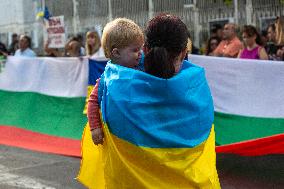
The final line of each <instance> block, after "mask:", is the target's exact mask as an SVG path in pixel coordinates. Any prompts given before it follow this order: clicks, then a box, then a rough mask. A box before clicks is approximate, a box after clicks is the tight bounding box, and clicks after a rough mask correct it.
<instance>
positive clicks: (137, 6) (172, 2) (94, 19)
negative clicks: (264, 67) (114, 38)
mask: <svg viewBox="0 0 284 189" xmlns="http://www.w3.org/2000/svg"><path fill="white" fill-rule="evenodd" d="M0 1H2V0H0ZM3 1H4V0H3ZM17 1H20V0H17ZM22 1H23V2H24V3H23V4H24V6H25V7H29V5H28V3H29V2H30V3H31V4H35V3H38V2H43V1H44V2H45V5H46V6H47V7H48V8H49V11H50V13H51V14H52V15H53V16H60V15H64V19H65V26H66V31H67V35H72V34H76V33H82V34H84V33H85V32H86V31H88V30H93V29H97V30H99V32H100V31H101V30H102V28H103V27H104V25H105V24H106V23H107V22H108V21H110V20H112V19H114V18H117V17H127V18H130V19H132V20H134V21H135V22H136V23H137V24H139V25H140V26H141V27H145V24H146V22H147V21H148V20H149V19H150V18H151V17H153V16H154V15H156V14H158V13H160V12H167V13H172V14H175V15H177V16H180V17H181V19H182V20H183V21H184V22H185V23H186V25H187V26H188V28H189V31H190V33H191V35H192V37H193V40H194V44H195V45H196V46H199V47H200V46H201V45H202V44H203V43H204V41H205V40H207V38H208V35H209V31H210V27H211V26H212V24H214V23H218V22H219V23H224V22H236V23H238V25H240V26H242V25H245V24H252V25H255V26H256V27H257V28H258V29H263V28H266V26H267V25H268V24H269V23H270V22H271V21H272V20H273V19H274V18H275V17H276V16H280V15H284V1H283V0H60V1H58V0H22ZM11 3H13V2H11ZM7 6H8V5H7ZM31 7H33V6H31ZM31 9H32V8H31ZM23 10H25V11H26V10H27V8H25V9H23ZM30 12H31V13H33V14H34V12H35V10H31V11H30ZM11 14H12V13H11ZM24 15H28V13H27V12H25V14H24ZM28 18H29V19H28V21H27V22H26V25H27V27H25V28H24V30H25V32H26V33H30V34H36V33H37V32H38V33H39V34H37V35H34V36H32V37H33V41H34V42H35V41H38V44H39V45H38V47H42V35H41V32H42V31H41V30H40V29H38V28H37V27H39V24H32V21H31V19H32V17H28ZM33 22H34V23H36V22H38V21H36V20H35V19H34V21H33ZM0 26H1V23H0ZM1 27H2V26H1ZM14 28H15V27H14ZM0 29H1V28H0ZM27 30H29V31H27ZM18 31H19V30H17V29H15V31H9V35H10V34H11V33H12V32H18ZM1 36H3V37H2V38H4V37H5V38H6V39H7V32H6V31H5V32H2V31H1V30H0V40H1Z"/></svg>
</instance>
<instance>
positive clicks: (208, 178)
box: [78, 61, 220, 188]
mask: <svg viewBox="0 0 284 189" xmlns="http://www.w3.org/2000/svg"><path fill="white" fill-rule="evenodd" d="M103 77H104V78H103V79H102V80H103V84H102V85H103V87H104V90H103V96H102V102H101V113H102V118H103V125H104V134H105V138H104V144H103V146H95V145H94V144H92V139H91V135H90V131H89V128H86V129H85V132H84V136H83V140H82V164H81V170H80V172H79V175H78V180H79V181H80V182H82V183H83V184H84V185H85V186H87V187H89V188H133V187H135V188H199V187H202V188H220V184H219V180H218V175H217V171H216V165H215V164H216V153H215V134H214V127H212V123H213V118H214V109H213V103H212V97H211V94H210V90H209V87H208V85H207V81H206V79H205V74H204V70H203V69H202V68H200V67H198V66H195V65H193V64H191V63H189V62H187V61H184V63H183V67H182V70H181V71H180V73H179V74H177V75H176V76H174V77H172V78H170V79H161V78H158V77H154V76H151V75H149V74H146V73H144V72H141V71H137V70H133V69H129V68H125V67H122V66H119V65H115V64H112V63H110V62H109V63H108V64H107V66H106V69H105V72H104V76H103Z"/></svg>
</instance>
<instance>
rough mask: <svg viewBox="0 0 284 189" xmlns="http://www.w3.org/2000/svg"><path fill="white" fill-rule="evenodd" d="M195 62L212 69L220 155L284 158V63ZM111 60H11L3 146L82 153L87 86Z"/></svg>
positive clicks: (1, 95)
mask: <svg viewBox="0 0 284 189" xmlns="http://www.w3.org/2000/svg"><path fill="white" fill-rule="evenodd" d="M189 59H190V60H191V61H192V63H194V64H197V65H200V66H202V67H204V68H205V71H206V77H207V80H208V82H209V86H210V89H211V93H212V96H213V100H214V108H215V121H214V124H215V131H216V145H217V152H223V153H236V154H241V155H264V154H279V153H284V150H283V148H281V146H283V141H284V140H283V138H284V134H283V133H284V104H283V103H282V102H283V101H284V88H283V87H282V85H283V83H284V62H271V61H255V60H240V59H229V58H216V57H206V56H194V55H190V57H189ZM106 61H107V60H106V59H105V60H103V59H99V60H91V61H90V60H88V59H79V58H56V59H54V58H33V59H31V58H16V57H9V58H8V59H7V62H6V64H5V67H4V68H2V72H1V73H0V104H1V106H0V135H1V136H0V144H5V145H13V146H18V147H24V148H28V149H32V150H39V151H46V152H51V153H59V154H65V155H72V156H81V154H80V140H81V136H82V132H83V128H84V126H85V125H86V122H87V119H86V116H85V115H84V114H83V113H82V112H83V109H84V106H85V101H86V96H87V87H88V85H94V84H95V81H96V79H97V78H98V77H99V76H100V73H101V72H102V71H103V68H104V66H105V64H106ZM2 135H3V136H2ZM31 136H32V137H31ZM19 137H21V140H16V139H17V138H18V139H19ZM35 140H36V141H35ZM63 149H64V150H63Z"/></svg>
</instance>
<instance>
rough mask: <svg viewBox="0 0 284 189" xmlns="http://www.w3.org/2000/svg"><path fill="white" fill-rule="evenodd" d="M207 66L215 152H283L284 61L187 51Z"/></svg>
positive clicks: (191, 57)
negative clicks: (227, 56) (211, 101)
mask: <svg viewBox="0 0 284 189" xmlns="http://www.w3.org/2000/svg"><path fill="white" fill-rule="evenodd" d="M189 59H190V60H191V61H192V62H193V63H194V64H197V65H200V66H202V67H204V68H205V70H206V78H207V79H208V83H209V86H210V89H211V92H212V96H213V102H214V109H215V119H214V124H215V131H216V145H217V152H222V153H235V154H240V155H245V156H255V155H265V154H284V148H283V146H284V134H283V133H284V87H283V84H284V63H283V62H275V61H260V60H244V59H231V58H217V57H208V56H197V55H190V57H189Z"/></svg>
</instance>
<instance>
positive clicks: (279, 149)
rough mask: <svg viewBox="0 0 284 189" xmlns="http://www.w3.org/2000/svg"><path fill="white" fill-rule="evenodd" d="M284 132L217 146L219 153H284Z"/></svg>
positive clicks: (251, 154) (254, 154)
mask: <svg viewBox="0 0 284 189" xmlns="http://www.w3.org/2000/svg"><path fill="white" fill-rule="evenodd" d="M283 146H284V134H279V135H273V136H269V137H265V138H259V139H255V140H249V141H244V142H238V143H234V144H228V145H224V146H217V147H216V152H217V153H232V154H238V155H242V156H261V155H268V154H284V148H283Z"/></svg>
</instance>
